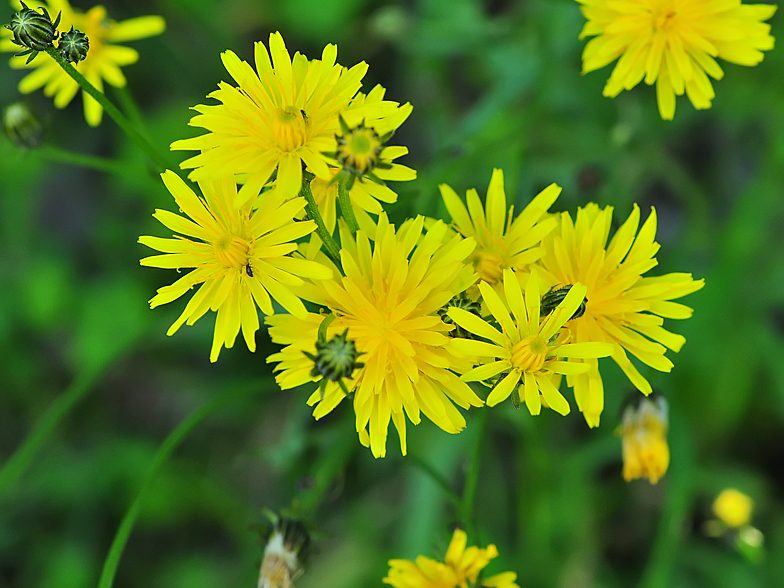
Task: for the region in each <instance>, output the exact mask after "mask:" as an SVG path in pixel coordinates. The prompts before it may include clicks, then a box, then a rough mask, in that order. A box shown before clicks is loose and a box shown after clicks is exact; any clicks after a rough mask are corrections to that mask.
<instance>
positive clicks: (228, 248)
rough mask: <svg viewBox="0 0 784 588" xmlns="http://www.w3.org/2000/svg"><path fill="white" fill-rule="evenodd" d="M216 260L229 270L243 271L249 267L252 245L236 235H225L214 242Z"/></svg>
mask: <svg viewBox="0 0 784 588" xmlns="http://www.w3.org/2000/svg"><path fill="white" fill-rule="evenodd" d="M212 249H213V251H215V258H216V259H217V260H218V261H219V262H221V263H222V264H223V265H225V266H226V267H229V268H236V269H242V268H243V267H245V266H247V265H248V254H249V253H250V243H248V242H247V241H246V240H245V239H241V238H240V237H237V236H236V235H231V234H225V235H223V236H222V237H220V238H218V239H216V240H215V241H213V242H212Z"/></svg>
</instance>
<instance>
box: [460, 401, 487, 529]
mask: <svg viewBox="0 0 784 588" xmlns="http://www.w3.org/2000/svg"><path fill="white" fill-rule="evenodd" d="M488 412H490V411H489V410H487V409H484V410H480V411H479V415H478V416H477V421H478V423H477V425H476V427H475V431H476V433H475V435H476V437H475V438H474V446H473V448H472V450H471V461H470V462H469V464H468V472H467V473H466V480H465V487H464V488H463V500H462V505H461V507H460V513H461V515H462V518H463V523H464V524H465V526H466V533H467V534H468V537H469V538H471V539H474V540H476V525H475V524H474V507H475V503H476V500H475V498H476V486H477V483H478V482H479V469H480V458H481V454H482V443H483V441H484V438H485V430H486V429H487V414H488Z"/></svg>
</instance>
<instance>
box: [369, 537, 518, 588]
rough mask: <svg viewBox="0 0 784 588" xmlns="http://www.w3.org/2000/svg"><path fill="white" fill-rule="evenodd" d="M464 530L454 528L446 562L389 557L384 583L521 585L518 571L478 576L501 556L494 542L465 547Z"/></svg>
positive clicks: (396, 587)
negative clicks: (480, 577)
mask: <svg viewBox="0 0 784 588" xmlns="http://www.w3.org/2000/svg"><path fill="white" fill-rule="evenodd" d="M467 541H468V538H467V536H466V533H465V531H463V530H462V529H455V532H454V534H453V535H452V541H451V542H450V543H449V547H448V549H447V552H446V556H445V557H444V563H441V562H440V561H436V560H434V559H430V558H429V557H425V556H423V555H420V556H419V557H417V558H416V560H415V561H410V560H407V559H391V560H389V573H388V574H387V577H386V578H384V580H383V581H384V583H385V584H389V585H391V586H393V588H458V587H465V586H487V587H488V588H520V587H519V586H518V585H517V584H516V583H515V581H516V580H517V574H516V573H514V572H503V573H501V574H496V575H495V576H492V577H490V578H482V579H481V582H477V579H478V578H479V575H480V574H481V573H482V570H484V568H485V567H487V565H488V564H489V563H490V560H491V559H494V558H496V557H498V549H496V546H495V545H493V544H490V545H488V546H487V547H485V548H480V547H468V548H467V547H466V544H467Z"/></svg>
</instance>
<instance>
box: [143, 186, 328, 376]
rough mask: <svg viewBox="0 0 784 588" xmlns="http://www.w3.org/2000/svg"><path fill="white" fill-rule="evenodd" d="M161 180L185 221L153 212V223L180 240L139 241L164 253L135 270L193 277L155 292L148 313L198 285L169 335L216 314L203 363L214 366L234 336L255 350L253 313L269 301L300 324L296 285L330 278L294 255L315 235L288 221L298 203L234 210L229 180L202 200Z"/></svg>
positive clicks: (270, 202) (277, 201) (308, 226)
mask: <svg viewBox="0 0 784 588" xmlns="http://www.w3.org/2000/svg"><path fill="white" fill-rule="evenodd" d="M162 177H163V181H164V183H165V184H166V187H167V188H168V189H169V192H171V194H172V196H174V200H175V201H176V202H177V205H178V206H179V208H180V210H181V211H182V212H184V213H185V214H186V215H187V217H190V218H187V217H185V216H180V215H177V214H174V213H172V212H169V211H167V210H156V211H155V214H154V215H153V216H154V217H155V218H157V219H158V220H159V221H160V222H161V223H162V224H163V225H164V226H166V227H168V228H169V229H171V230H173V231H175V232H177V233H180V235H177V236H176V237H175V238H174V239H161V238H159V237H139V242H140V243H142V244H143V245H147V246H148V247H151V248H152V249H156V250H157V251H161V252H163V255H154V256H152V257H145V258H144V259H142V260H141V264H142V265H145V266H150V267H160V268H167V269H176V270H178V271H179V270H180V269H182V268H194V269H193V270H192V271H190V272H189V273H187V274H185V275H184V276H182V277H181V278H180V279H178V280H177V281H176V282H174V283H173V284H171V285H169V286H164V287H162V288H160V289H159V290H158V293H157V295H156V296H155V297H154V298H153V299H152V300H150V306H151V307H152V308H155V307H156V306H160V305H161V304H167V303H169V302H172V301H173V300H176V299H178V298H180V297H181V296H183V295H184V294H186V293H187V292H189V291H190V290H191V289H193V287H194V286H197V285H199V284H201V286H200V287H199V289H198V290H197V291H196V293H195V294H194V295H193V297H191V299H190V300H189V301H188V304H187V305H186V306H185V310H183V312H182V314H181V315H180V317H179V318H178V319H177V320H176V321H175V322H174V324H173V325H172V326H171V328H170V329H169V331H168V333H167V334H168V335H173V334H174V333H175V332H176V331H177V330H178V329H179V328H180V327H181V326H182V325H183V324H188V325H192V324H194V323H195V322H196V321H197V320H198V319H199V318H201V317H202V316H204V314H205V313H206V312H207V311H208V310H213V311H216V312H217V317H216V319H215V334H214V338H213V342H212V351H211V352H210V361H217V359H218V354H219V353H220V350H221V348H222V347H224V346H225V347H227V348H230V347H232V346H233V345H234V341H235V339H236V337H237V335H238V333H239V331H240V328H242V334H243V337H244V339H245V343H246V345H247V346H248V349H250V350H251V351H255V350H256V341H255V333H256V331H257V330H258V328H259V318H258V313H257V310H256V306H258V307H259V308H260V309H261V311H262V312H263V313H264V314H265V315H270V314H273V312H274V310H273V306H272V300H273V299H274V300H275V301H277V302H278V303H279V304H280V305H281V306H283V308H285V309H286V310H287V311H289V312H290V313H292V314H295V315H297V316H301V317H304V316H306V314H307V313H306V310H305V306H304V305H303V304H302V301H301V300H300V298H299V297H298V295H297V294H296V290H297V287H298V286H300V285H302V284H303V283H304V282H303V278H312V279H316V280H319V279H326V278H330V277H331V276H332V270H331V269H329V268H327V267H325V266H324V265H322V264H320V263H317V262H315V261H310V260H305V259H302V258H301V257H300V256H299V255H298V254H297V253H295V252H296V249H297V244H296V242H295V241H296V240H297V239H299V238H301V237H305V236H306V235H309V234H310V233H311V232H313V230H314V229H315V228H316V223H315V222H313V221H302V222H294V221H293V218H294V217H295V216H296V215H298V214H299V213H300V212H301V210H302V209H303V208H304V206H305V200H304V198H296V199H293V200H289V201H284V200H283V199H281V198H260V199H259V205H258V208H253V206H252V201H251V202H248V203H246V204H245V205H244V206H242V207H241V208H239V209H237V208H234V200H235V198H236V195H237V185H236V184H235V183H234V180H233V178H232V177H225V178H222V179H220V180H214V181H204V182H201V183H200V184H199V187H200V188H201V191H202V193H203V194H204V199H202V198H199V197H198V196H197V195H196V194H195V193H194V192H193V190H191V189H190V188H189V187H188V185H187V184H185V182H183V181H182V180H181V179H180V178H179V176H177V174H175V173H174V172H172V171H166V172H165V173H164V174H162Z"/></svg>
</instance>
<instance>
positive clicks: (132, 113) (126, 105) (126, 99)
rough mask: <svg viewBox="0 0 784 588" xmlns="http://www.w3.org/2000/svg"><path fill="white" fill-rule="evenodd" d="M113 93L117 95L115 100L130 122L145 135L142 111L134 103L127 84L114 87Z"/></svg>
mask: <svg viewBox="0 0 784 588" xmlns="http://www.w3.org/2000/svg"><path fill="white" fill-rule="evenodd" d="M114 94H115V95H116V96H117V100H118V101H119V103H120V108H122V111H123V112H124V113H125V116H127V117H128V118H129V119H130V120H131V123H133V124H134V125H136V127H137V128H139V129H140V132H142V133H143V134H144V135H145V136H146V135H147V133H146V132H145V131H146V129H145V128H144V119H143V118H142V113H141V112H140V111H139V107H138V106H137V105H136V101H135V100H134V99H133V96H132V95H131V93H130V92H129V91H128V86H127V85H126V86H122V87H121V88H114Z"/></svg>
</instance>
